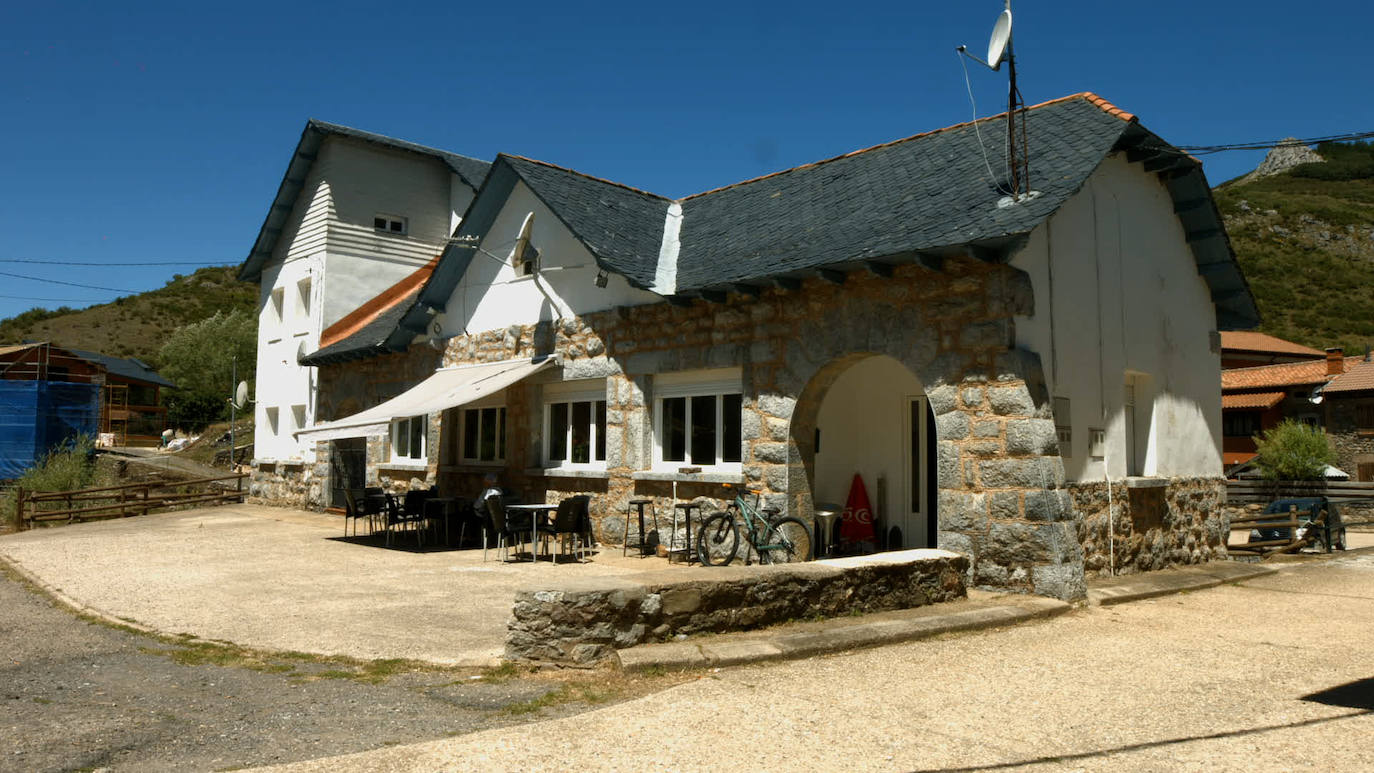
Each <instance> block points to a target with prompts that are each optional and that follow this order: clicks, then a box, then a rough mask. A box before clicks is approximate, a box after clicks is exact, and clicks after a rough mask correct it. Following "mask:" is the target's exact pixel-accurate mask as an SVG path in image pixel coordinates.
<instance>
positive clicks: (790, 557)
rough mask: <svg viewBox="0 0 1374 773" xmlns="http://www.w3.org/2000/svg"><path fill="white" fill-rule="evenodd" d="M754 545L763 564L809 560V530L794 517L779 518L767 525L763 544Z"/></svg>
mask: <svg viewBox="0 0 1374 773" xmlns="http://www.w3.org/2000/svg"><path fill="white" fill-rule="evenodd" d="M755 547H756V548H757V549H758V551H759V557H760V558H761V559H762V560H763V563H765V564H793V563H798V562H801V561H810V560H811V530H810V529H808V528H806V524H804V523H802V522H801V521H799V520H797V519H796V518H790V517H789V518H779V519H778V520H776V521H774V522H773V524H772V525H771V526H769V527H768V533H767V534H766V535H765V536H764V538H763V544H762V545H756V546H755Z"/></svg>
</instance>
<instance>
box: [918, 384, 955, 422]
mask: <svg viewBox="0 0 1374 773" xmlns="http://www.w3.org/2000/svg"><path fill="white" fill-rule="evenodd" d="M958 395H959V389H958V387H955V386H953V385H951V384H944V385H942V386H937V387H934V388H930V387H929V386H927V388H926V397H927V398H928V399H929V400H930V410H931V412H932V413H934V414H935V415H936V416H942V415H944V414H946V413H949V412H950V411H953V410H955V409H956V408H958V407H959V406H958V403H957V402H956V399H957V397H958Z"/></svg>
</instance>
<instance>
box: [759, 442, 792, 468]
mask: <svg viewBox="0 0 1374 773" xmlns="http://www.w3.org/2000/svg"><path fill="white" fill-rule="evenodd" d="M754 459H755V460H757V461H760V462H771V463H773V464H786V463H787V444H786V443H755V444H754Z"/></svg>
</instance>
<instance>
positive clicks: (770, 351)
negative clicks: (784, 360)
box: [749, 341, 778, 362]
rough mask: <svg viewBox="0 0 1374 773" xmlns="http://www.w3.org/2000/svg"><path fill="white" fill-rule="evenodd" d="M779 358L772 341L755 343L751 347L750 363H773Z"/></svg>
mask: <svg viewBox="0 0 1374 773" xmlns="http://www.w3.org/2000/svg"><path fill="white" fill-rule="evenodd" d="M777 356H778V353H777V350H776V349H775V348H774V347H773V342H772V341H755V342H754V343H752V344H750V345H749V360H750V362H771V361H773V360H775V359H777Z"/></svg>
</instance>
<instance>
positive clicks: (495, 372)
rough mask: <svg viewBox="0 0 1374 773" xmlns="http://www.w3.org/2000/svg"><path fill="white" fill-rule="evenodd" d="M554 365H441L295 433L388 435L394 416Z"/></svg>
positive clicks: (451, 403)
mask: <svg viewBox="0 0 1374 773" xmlns="http://www.w3.org/2000/svg"><path fill="white" fill-rule="evenodd" d="M552 364H554V358H553V357H540V358H536V359H533V360H505V361H502V362H488V363H482V364H481V365H462V366H457V367H452V368H440V369H439V370H436V371H434V375H432V376H430V377H429V378H427V379H425V380H424V381H421V382H420V383H418V384H416V385H415V386H413V387H411V388H410V389H408V390H406V391H404V392H402V393H401V394H399V395H397V396H395V397H393V398H391V399H390V400H387V401H386V402H384V403H382V404H380V405H376V406H373V407H371V408H368V409H367V410H365V411H361V412H359V413H355V414H353V415H352V416H348V417H346V418H343V419H339V420H337V421H326V422H322V423H320V424H316V425H315V426H313V427H307V428H305V429H303V430H300V431H298V432H296V433H295V435H296V437H298V438H303V439H305V440H334V439H336V438H351V437H367V436H369V435H385V434H387V433H388V432H389V431H390V427H391V421H392V419H399V418H403V417H405V416H419V415H420V414H429V413H438V412H440V411H443V410H445V409H448V408H456V407H458V406H460V405H466V404H467V403H470V402H472V401H474V400H478V399H480V398H483V397H486V396H487V395H489V394H491V393H493V392H499V391H501V390H502V389H505V388H506V387H508V386H510V385H511V384H514V383H515V382H517V381H519V380H520V379H522V378H524V377H526V376H528V375H530V374H531V373H534V372H535V371H537V370H540V369H541V368H545V367H548V366H549V365H552Z"/></svg>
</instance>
